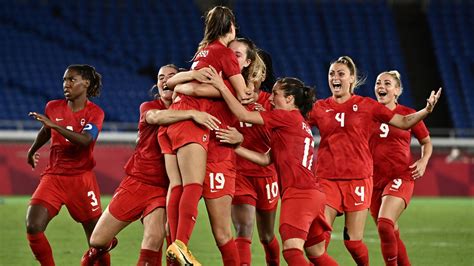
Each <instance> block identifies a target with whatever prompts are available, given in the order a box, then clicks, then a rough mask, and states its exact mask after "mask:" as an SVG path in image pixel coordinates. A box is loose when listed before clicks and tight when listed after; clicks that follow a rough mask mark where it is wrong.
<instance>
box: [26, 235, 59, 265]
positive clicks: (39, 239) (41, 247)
mask: <svg viewBox="0 0 474 266" xmlns="http://www.w3.org/2000/svg"><path fill="white" fill-rule="evenodd" d="M27 238H28V243H29V244H30V248H31V251H33V254H34V255H35V257H36V259H37V260H38V261H39V262H40V264H41V265H42V266H45V265H46V266H53V265H54V259H53V251H52V250H51V246H50V245H49V241H48V239H47V238H46V236H45V235H44V233H43V232H40V233H37V234H27Z"/></svg>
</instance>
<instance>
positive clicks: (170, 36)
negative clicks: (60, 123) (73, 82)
mask: <svg viewBox="0 0 474 266" xmlns="http://www.w3.org/2000/svg"><path fill="white" fill-rule="evenodd" d="M250 3H251V5H250ZM341 5H344V8H341ZM3 6H4V8H3ZM234 9H235V13H236V15H237V21H238V23H240V24H239V26H240V34H241V35H243V36H248V37H250V38H251V39H253V40H254V41H255V42H256V43H257V44H258V45H259V46H261V47H262V48H263V49H265V50H267V51H268V52H269V53H270V54H272V56H273V61H274V64H275V72H276V73H277V75H286V76H288V75H290V76H296V77H299V78H301V79H302V80H304V81H305V82H307V83H308V84H310V85H313V86H315V87H316V88H317V96H318V97H319V98H323V97H327V96H328V95H329V90H328V89H327V81H326V76H327V67H328V65H329V62H330V60H332V59H334V58H336V57H337V56H340V55H343V54H350V55H351V56H352V57H353V58H354V59H355V60H356V62H357V63H358V65H359V66H360V68H361V70H362V72H363V74H365V75H366V76H367V82H366V85H364V86H362V87H361V88H360V89H359V91H358V93H359V94H361V95H368V96H373V87H372V84H374V80H375V78H376V77H375V76H374V75H375V74H376V73H378V72H380V71H383V70H386V69H387V68H389V69H399V70H400V71H401V72H402V74H403V72H404V67H403V59H402V55H401V52H400V49H399V45H398V44H397V39H396V38H395V36H396V29H395V26H394V23H393V19H392V15H391V11H390V8H389V6H388V5H387V3H386V2H385V1H370V2H369V3H359V2H342V1H320V2H314V1H306V0H305V1H294V2H293V1H283V0H271V1H270V0H265V1H258V2H255V1H250V0H243V1H236V2H235V6H234ZM190 21H192V23H189V22H190ZM199 22H201V23H199ZM0 23H1V24H0V25H1V28H0V35H1V36H2V38H3V39H5V40H8V41H7V42H4V43H3V44H2V46H3V49H1V51H0V56H1V57H2V58H4V63H3V64H1V65H2V66H1V68H2V69H1V70H4V71H1V72H0V84H2V87H4V88H6V96H7V97H5V98H4V101H5V102H6V104H4V105H2V107H0V119H4V120H5V119H9V120H18V119H19V120H25V119H27V118H26V114H27V112H28V111H30V110H33V109H34V110H41V109H42V108H43V104H44V102H46V100H47V99H52V98H58V97H62V95H61V90H60V86H61V80H60V76H59V74H58V73H62V71H63V70H64V68H65V66H67V65H69V64H72V63H88V64H91V65H94V66H96V68H97V70H98V71H99V72H101V73H102V74H103V76H104V90H103V94H102V95H101V97H100V98H99V99H98V100H97V102H98V104H99V105H101V106H102V107H103V109H104V110H105V112H106V121H109V122H110V121H115V122H134V121H135V120H136V118H137V115H138V105H139V104H140V102H142V101H143V100H144V99H146V97H147V94H146V93H145V90H146V89H148V88H150V87H151V85H152V84H153V79H154V75H155V73H156V71H157V69H156V66H157V65H159V64H163V63H165V62H175V63H177V64H179V65H180V66H189V60H190V59H191V58H192V55H193V54H194V51H195V47H196V46H197V43H198V42H199V40H200V39H201V34H202V33H201V31H202V19H201V13H200V12H199V9H198V7H197V6H196V5H195V4H194V3H191V2H189V1H185V0H178V1H171V2H168V3H167V4H166V5H159V3H157V2H147V1H132V0H127V1H117V2H116V3H114V4H111V2H108V1H91V2H77V1H58V0H53V1H11V2H10V3H9V4H8V5H6V4H3V5H2V9H1V11H0ZM405 91H406V93H404V94H403V95H402V97H403V99H402V100H403V102H404V103H405V104H407V105H410V104H411V103H412V100H411V97H410V93H409V88H407V85H406V88H405Z"/></svg>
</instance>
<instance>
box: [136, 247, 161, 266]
mask: <svg viewBox="0 0 474 266" xmlns="http://www.w3.org/2000/svg"><path fill="white" fill-rule="evenodd" d="M137 266H161V248H160V250H158V251H153V250H149V249H141V250H140V257H139V258H138V262H137Z"/></svg>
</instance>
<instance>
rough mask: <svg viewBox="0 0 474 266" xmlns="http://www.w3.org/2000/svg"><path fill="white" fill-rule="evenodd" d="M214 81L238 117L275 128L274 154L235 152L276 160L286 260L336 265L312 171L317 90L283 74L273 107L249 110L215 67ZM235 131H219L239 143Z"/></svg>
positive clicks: (253, 158)
mask: <svg viewBox="0 0 474 266" xmlns="http://www.w3.org/2000/svg"><path fill="white" fill-rule="evenodd" d="M211 69H213V68H211ZM212 80H213V85H214V86H215V87H216V88H218V89H219V91H220V92H221V93H222V97H223V98H224V99H225V101H226V102H227V104H228V105H229V107H230V109H231V110H232V112H233V113H234V114H235V115H236V116H237V117H238V119H239V121H242V122H247V123H252V124H254V125H265V126H266V127H267V128H268V129H269V130H270V131H271V151H270V153H271V155H270V153H269V152H267V153H260V152H255V151H251V150H248V149H246V148H243V147H242V146H238V147H237V148H236V150H235V151H236V153H237V154H238V155H240V156H242V157H244V158H246V159H249V160H251V161H253V162H255V163H257V164H259V165H269V164H270V163H271V162H272V161H273V162H274V164H275V168H276V170H277V173H278V177H279V182H280V188H281V195H282V196H281V198H282V205H281V214H280V229H279V231H280V235H281V238H282V241H283V257H284V258H285V260H286V262H287V263H288V265H310V263H313V264H315V265H337V263H336V262H335V261H334V260H333V259H332V258H331V257H330V256H329V255H328V254H327V253H326V250H325V245H324V232H325V231H328V230H331V226H329V224H328V223H327V222H326V220H325V217H324V203H325V196H324V193H322V192H321V191H320V190H319V184H318V181H317V179H316V178H315V176H314V173H313V170H312V165H313V150H314V148H313V145H314V141H313V135H312V133H311V130H310V127H309V125H308V124H307V123H306V121H305V118H304V117H305V115H306V113H307V112H308V111H309V110H310V109H311V106H312V104H313V102H314V96H313V95H314V92H313V89H312V88H310V87H306V86H305V85H304V84H303V82H301V81H300V80H298V79H295V78H283V79H279V80H277V82H276V83H275V85H274V87H273V91H272V96H271V98H270V101H271V102H272V104H273V105H274V109H273V110H271V111H266V112H255V111H254V112H251V111H248V110H247V109H245V107H243V106H242V105H241V104H240V103H239V102H238V101H237V99H235V97H233V96H232V94H231V93H230V91H229V90H228V89H227V88H226V86H225V84H224V83H223V82H222V79H219V75H218V74H217V73H216V72H215V70H214V69H213V78H212ZM235 133H236V131H235V129H230V130H225V129H220V130H219V131H218V132H217V134H218V135H219V136H220V138H221V139H222V141H223V142H227V143H233V144H234V143H240V142H241V139H240V140H237V141H234V140H235V137H234V135H235ZM303 249H305V250H306V254H307V256H308V258H309V260H310V261H311V262H310V263H309V262H308V261H307V260H306V259H305V257H304V254H303Z"/></svg>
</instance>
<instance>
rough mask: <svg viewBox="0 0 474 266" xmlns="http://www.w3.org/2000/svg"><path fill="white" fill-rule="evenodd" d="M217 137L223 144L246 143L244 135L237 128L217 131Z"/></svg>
mask: <svg viewBox="0 0 474 266" xmlns="http://www.w3.org/2000/svg"><path fill="white" fill-rule="evenodd" d="M216 137H217V138H218V139H219V141H220V142H222V143H229V144H240V143H242V142H243V141H244V135H242V134H241V133H240V132H239V131H237V129H236V128H235V127H227V129H225V128H221V129H219V130H218V131H216Z"/></svg>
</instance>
